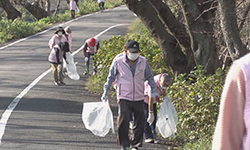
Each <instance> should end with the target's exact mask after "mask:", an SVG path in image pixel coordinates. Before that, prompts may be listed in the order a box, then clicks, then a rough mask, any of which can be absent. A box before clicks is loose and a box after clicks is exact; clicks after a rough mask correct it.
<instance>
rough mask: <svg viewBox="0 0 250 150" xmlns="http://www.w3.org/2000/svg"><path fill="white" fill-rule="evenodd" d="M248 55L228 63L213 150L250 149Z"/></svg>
mask: <svg viewBox="0 0 250 150" xmlns="http://www.w3.org/2000/svg"><path fill="white" fill-rule="evenodd" d="M249 68H250V54H247V55H245V56H243V57H242V58H240V59H238V60H236V61H235V62H234V63H233V65H232V66H231V68H230V70H229V72H228V74H227V78H226V82H225V85H224V88H223V92H222V95H221V103H220V111H219V116H218V120H217V124H216V128H215V132H214V139H213V145H212V150H249V149H250V69H249Z"/></svg>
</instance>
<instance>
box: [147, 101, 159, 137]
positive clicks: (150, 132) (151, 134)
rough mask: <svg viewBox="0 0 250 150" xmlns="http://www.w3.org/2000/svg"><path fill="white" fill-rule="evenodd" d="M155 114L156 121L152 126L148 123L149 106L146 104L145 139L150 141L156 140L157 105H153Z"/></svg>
mask: <svg viewBox="0 0 250 150" xmlns="http://www.w3.org/2000/svg"><path fill="white" fill-rule="evenodd" d="M153 112H154V117H155V120H154V122H153V123H152V125H151V126H150V125H149V123H148V122H147V119H148V104H147V103H144V113H145V124H144V138H145V139H148V138H151V139H156V132H155V126H156V120H157V109H156V103H154V104H153Z"/></svg>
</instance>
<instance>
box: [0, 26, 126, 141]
mask: <svg viewBox="0 0 250 150" xmlns="http://www.w3.org/2000/svg"><path fill="white" fill-rule="evenodd" d="M66 23H69V22H66ZM66 23H65V24H66ZM124 25H129V24H116V25H113V26H111V27H109V28H107V29H105V30H104V31H102V32H100V33H99V34H97V35H96V36H95V37H99V36H101V35H102V34H104V33H105V32H107V31H109V30H110V29H112V28H115V27H118V26H124ZM51 29H52V28H51ZM47 31H49V29H48V30H45V31H43V32H40V33H38V34H35V35H33V36H29V37H27V38H24V39H21V40H18V41H16V42H14V43H11V44H9V45H7V46H4V48H6V47H9V46H11V45H14V44H16V43H19V42H21V41H24V40H27V39H29V38H31V37H34V36H36V35H39V34H42V33H45V32H47ZM83 46H84V45H82V46H81V47H80V48H79V49H78V50H76V51H75V52H73V55H75V54H76V53H78V52H79V51H80V50H82V49H83ZM4 48H3V47H1V48H0V50H1V49H4ZM51 70H52V69H51V68H50V69H48V70H47V71H45V72H44V73H42V74H41V75H40V76H39V77H37V78H36V79H35V80H34V81H33V82H32V83H31V84H30V85H28V86H27V87H26V88H25V89H24V90H23V91H22V92H21V93H20V94H19V95H18V96H17V97H16V98H15V99H14V100H13V101H12V102H11V103H10V105H9V106H8V108H7V109H6V110H5V111H4V113H3V115H2V117H1V120H0V145H1V142H2V138H3V135H4V131H5V128H6V125H7V122H8V120H9V118H10V115H11V113H12V112H13V110H14V109H15V108H16V106H17V104H18V103H19V102H20V100H21V99H22V97H23V96H24V95H25V94H27V93H28V91H29V90H30V89H32V88H33V87H34V86H35V85H36V84H37V83H38V82H39V81H40V80H41V79H42V78H43V77H45V76H46V75H47V74H48V73H49V72H50V71H51Z"/></svg>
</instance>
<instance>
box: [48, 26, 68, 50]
mask: <svg viewBox="0 0 250 150" xmlns="http://www.w3.org/2000/svg"><path fill="white" fill-rule="evenodd" d="M67 41H68V40H67V38H66V36H65V31H64V29H63V27H58V28H57V30H56V31H55V34H54V35H53V36H52V37H51V38H50V40H49V48H50V50H52V49H53V47H54V46H55V45H56V44H59V43H60V42H67Z"/></svg>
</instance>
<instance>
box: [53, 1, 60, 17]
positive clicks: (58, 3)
mask: <svg viewBox="0 0 250 150" xmlns="http://www.w3.org/2000/svg"><path fill="white" fill-rule="evenodd" d="M59 6H60V0H58V1H57V5H56V9H55V12H54V15H55V14H56V13H57V11H58V8H59Z"/></svg>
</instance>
